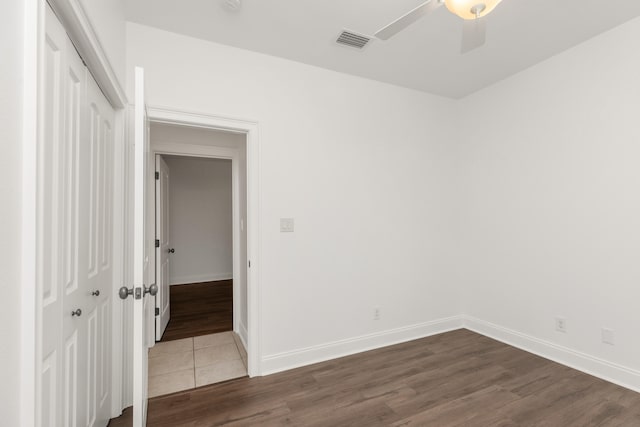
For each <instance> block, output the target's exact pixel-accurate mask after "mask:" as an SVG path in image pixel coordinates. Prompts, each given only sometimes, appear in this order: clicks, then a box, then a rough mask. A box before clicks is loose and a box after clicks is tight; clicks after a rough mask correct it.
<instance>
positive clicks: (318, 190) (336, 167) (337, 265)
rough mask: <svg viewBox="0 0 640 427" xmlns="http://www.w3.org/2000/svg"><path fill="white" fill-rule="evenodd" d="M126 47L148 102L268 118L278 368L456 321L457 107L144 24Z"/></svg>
mask: <svg viewBox="0 0 640 427" xmlns="http://www.w3.org/2000/svg"><path fill="white" fill-rule="evenodd" d="M127 44H128V49H127V58H128V59H127V67H128V69H127V73H128V75H130V74H132V69H133V66H134V65H141V66H143V67H144V68H145V76H146V85H147V86H146V87H147V93H148V103H149V105H151V106H153V105H161V106H168V107H170V108H174V109H184V110H192V111H200V112H205V113H209V114H217V115H222V116H227V117H229V116H230V117H238V118H243V119H249V120H255V121H257V122H258V123H259V128H260V144H261V146H260V185H261V187H260V197H261V204H260V215H261V236H260V242H261V246H260V249H259V250H260V254H261V260H260V262H261V264H260V272H261V277H260V283H259V286H260V289H261V296H262V301H261V315H262V319H261V328H262V332H261V335H262V337H261V338H262V356H263V358H264V359H265V360H266V361H268V362H269V363H272V365H271V368H272V369H279V368H282V367H285V365H286V364H287V363H288V362H287V360H292V359H287V357H288V356H295V357H297V356H296V355H299V356H300V358H299V359H297V362H296V363H304V362H305V361H306V362H308V361H310V360H311V359H313V358H315V357H317V354H319V353H314V349H319V348H320V347H318V346H322V345H325V344H326V345H329V347H326V348H325V350H326V349H328V350H327V351H328V353H327V352H325V353H323V354H324V356H331V355H335V354H337V353H339V352H340V351H342V350H343V349H344V348H345V347H344V346H342V344H344V342H351V343H353V339H355V338H357V337H363V336H365V335H368V334H374V335H373V336H376V337H379V338H380V337H381V338H380V339H379V340H378V341H376V342H377V343H381V342H383V341H384V342H390V341H392V340H393V339H396V338H397V337H398V336H400V335H399V334H400V333H398V334H391V335H376V334H383V333H384V332H389V331H396V332H397V331H398V329H402V328H406V329H405V330H404V331H403V332H402V333H403V334H404V335H402V337H404V338H407V337H408V336H409V335H412V334H413V335H420V334H422V333H425V331H432V330H434V328H435V329H438V326H437V325H436V326H435V327H434V326H433V325H431V324H430V323H428V322H432V321H438V320H440V319H443V318H448V317H449V316H454V315H457V314H459V312H460V310H459V305H458V298H457V294H456V290H455V289H453V287H451V286H450V283H449V281H448V276H449V272H450V269H451V265H450V263H449V258H447V257H446V256H445V254H446V253H448V252H449V251H450V250H451V248H449V247H448V245H449V242H450V239H448V236H449V233H450V219H449V218H450V215H449V214H450V212H449V211H448V209H449V208H448V207H449V206H450V204H449V203H448V201H449V199H450V198H452V197H453V196H452V192H451V191H449V182H450V181H451V179H453V177H452V176H451V161H452V158H451V156H450V154H451V153H450V151H449V146H450V141H451V139H452V138H453V135H454V134H453V129H452V128H453V126H452V124H453V117H454V106H455V103H454V102H453V101H450V100H446V99H443V98H439V97H435V96H430V95H427V94H424V93H421V92H417V91H412V90H408V89H402V88H398V87H394V86H391V85H388V84H383V83H379V82H374V81H370V80H365V79H361V78H357V77H353V76H348V75H344V74H339V73H335V72H332V71H327V70H323V69H319V68H314V67H311V66H307V65H303V64H299V63H295V62H291V61H286V60H282V59H278V58H274V57H270V56H265V55H260V54H256V53H253V52H248V51H243V50H240V49H235V48H230V47H226V46H222V45H218V44H214V43H210V42H206V41H202V40H197V39H193V38H189V37H184V36H180V35H176V34H172V33H168V32H164V31H160V30H156V29H153V28H150V27H145V26H141V25H137V24H131V23H128V24H127ZM131 83H132V82H131V80H128V91H129V93H130V91H131V89H132V85H131ZM281 217H293V218H295V230H296V231H295V232H294V233H280V232H279V218H281ZM374 306H379V307H380V308H381V313H382V318H381V319H380V320H378V321H374V320H373V307H374ZM415 325H420V326H419V327H416V328H413V327H414V326H415ZM447 325H448V324H447ZM407 331H408V332H407ZM369 337H370V336H369ZM339 340H346V341H344V342H342V343H339V342H337V341H339ZM371 342H372V341H368V338H367V337H364V338H363V340H362V341H358V342H356V343H354V344H353V346H352V347H350V349H349V351H355V350H358V349H360V348H363V347H365V346H367V345H369V344H370V343H371ZM309 347H312V348H311V349H309ZM303 349H306V350H309V351H306V350H305V351H303V352H302V353H296V351H298V350H303ZM334 349H335V351H334ZM295 357H294V358H295Z"/></svg>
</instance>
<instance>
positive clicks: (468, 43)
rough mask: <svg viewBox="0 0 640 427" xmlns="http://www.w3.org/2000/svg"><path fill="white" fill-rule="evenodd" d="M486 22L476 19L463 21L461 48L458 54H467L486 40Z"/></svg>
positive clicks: (482, 19) (483, 19)
mask: <svg viewBox="0 0 640 427" xmlns="http://www.w3.org/2000/svg"><path fill="white" fill-rule="evenodd" d="M486 35H487V21H486V20H485V18H484V17H483V18H476V19H470V20H465V21H464V26H463V27H462V48H461V49H460V53H467V52H469V51H472V50H473V49H477V48H479V47H480V46H482V45H483V44H484V42H485V40H486Z"/></svg>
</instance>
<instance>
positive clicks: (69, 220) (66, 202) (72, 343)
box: [37, 8, 88, 427]
mask: <svg viewBox="0 0 640 427" xmlns="http://www.w3.org/2000/svg"><path fill="white" fill-rule="evenodd" d="M43 55H44V57H43V59H44V64H43V65H44V67H43V70H42V71H43V88H42V89H43V91H42V104H41V105H42V113H43V115H42V117H43V121H42V122H41V123H42V126H41V134H40V139H39V146H38V196H37V197H38V214H37V215H38V230H37V238H38V242H37V247H38V271H37V277H38V284H39V287H38V289H39V291H40V293H39V296H40V302H41V304H42V305H41V313H42V316H41V324H40V326H41V337H42V338H41V372H40V374H41V375H40V377H39V389H40V391H41V393H40V401H39V402H38V403H39V406H38V413H37V416H38V419H39V424H40V425H43V426H70V427H75V426H81V425H83V423H84V421H85V418H86V417H85V414H86V400H85V391H86V387H85V384H84V383H83V382H82V381H80V378H83V377H84V372H85V370H86V363H85V361H86V349H87V343H86V327H87V322H86V317H82V315H83V314H85V313H84V312H83V308H84V306H85V303H86V300H87V299H88V298H87V296H86V295H85V294H83V289H82V288H83V287H82V284H81V281H80V277H79V274H78V272H79V271H81V270H82V266H81V264H82V263H83V262H84V259H83V248H82V247H81V243H82V242H83V241H84V238H85V237H86V236H83V233H84V230H83V229H82V228H81V227H80V226H79V222H78V217H79V215H80V212H79V209H80V197H79V182H80V180H79V176H80V174H81V170H80V169H81V162H80V158H79V152H80V147H79V144H80V141H81V139H82V136H83V135H81V133H82V121H83V120H82V119H83V108H82V104H83V103H84V96H85V73H84V67H83V65H82V62H81V61H80V59H79V58H78V57H77V54H76V52H75V50H74V49H73V46H72V45H71V43H70V42H69V40H68V38H67V35H66V34H65V32H64V29H63V28H62V26H61V25H60V23H59V22H58V20H57V18H56V17H55V15H54V14H53V12H52V11H51V10H50V9H49V8H47V14H46V21H45V40H44V52H43ZM78 310H79V311H78Z"/></svg>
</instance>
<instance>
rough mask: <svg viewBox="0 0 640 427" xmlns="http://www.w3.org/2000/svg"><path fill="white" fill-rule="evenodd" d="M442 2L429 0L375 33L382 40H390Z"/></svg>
mask: <svg viewBox="0 0 640 427" xmlns="http://www.w3.org/2000/svg"><path fill="white" fill-rule="evenodd" d="M441 4H442V3H441V2H440V1H439V0H427V1H426V2H424V3H422V4H421V5H420V6H418V7H416V8H415V9H413V10H412V11H411V12H409V13H407V14H406V15H403V16H401V17H400V18H398V19H396V20H395V21H393V22H392V23H391V24H389V25H387V26H386V27H384V28H382V29H381V30H380V31H378V32H377V33H376V34H375V36H376V37H377V38H379V39H381V40H388V39H390V38H391V37H393V36H395V35H396V34H398V33H399V32H400V31H402V30H404V29H405V28H407V27H408V26H409V25H411V24H413V23H414V22H416V21H417V20H418V19H420V18H422V17H423V16H426V15H428V14H430V13H431V12H433V11H434V10H436V9H437V8H438V7H440V5H441Z"/></svg>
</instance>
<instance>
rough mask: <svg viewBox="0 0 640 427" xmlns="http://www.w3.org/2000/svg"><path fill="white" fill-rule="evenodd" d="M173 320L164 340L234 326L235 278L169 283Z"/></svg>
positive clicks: (208, 332)
mask: <svg viewBox="0 0 640 427" xmlns="http://www.w3.org/2000/svg"><path fill="white" fill-rule="evenodd" d="M170 292H171V320H170V321H169V325H168V326H167V329H166V330H165V332H164V335H163V336H162V340H161V342H166V341H173V340H179V339H183V338H190V337H196V336H200V335H209V334H215V333H219V332H227V331H231V330H233V280H220V281H216V282H203V283H193V284H187V285H175V286H171V287H170Z"/></svg>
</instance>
